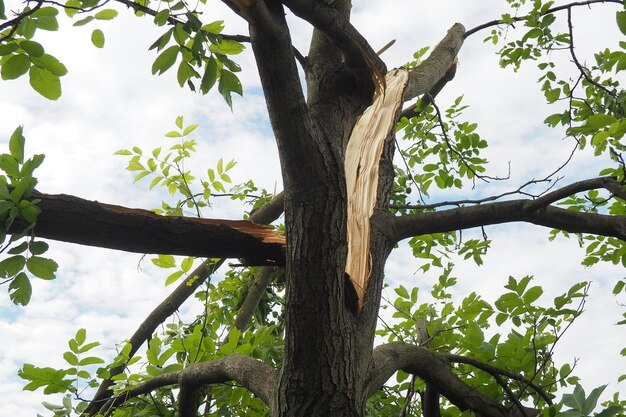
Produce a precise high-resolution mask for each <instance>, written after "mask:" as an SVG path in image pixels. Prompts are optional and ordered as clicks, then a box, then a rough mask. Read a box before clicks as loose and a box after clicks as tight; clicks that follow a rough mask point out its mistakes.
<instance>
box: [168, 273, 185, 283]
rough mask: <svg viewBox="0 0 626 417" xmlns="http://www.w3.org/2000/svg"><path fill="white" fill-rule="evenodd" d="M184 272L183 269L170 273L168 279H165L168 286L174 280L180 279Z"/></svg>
mask: <svg viewBox="0 0 626 417" xmlns="http://www.w3.org/2000/svg"><path fill="white" fill-rule="evenodd" d="M183 274H184V272H183V271H176V272H174V273H173V274H170V275H169V276H168V277H167V278H166V279H165V286H168V285H170V284H173V283H174V282H176V281H178V279H179V278H180V277H182V276H183Z"/></svg>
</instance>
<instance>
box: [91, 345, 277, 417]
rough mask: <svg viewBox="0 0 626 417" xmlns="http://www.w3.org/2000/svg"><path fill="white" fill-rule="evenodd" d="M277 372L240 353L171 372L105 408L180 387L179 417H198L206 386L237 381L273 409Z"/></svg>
mask: <svg viewBox="0 0 626 417" xmlns="http://www.w3.org/2000/svg"><path fill="white" fill-rule="evenodd" d="M276 375H277V372H276V370H274V369H273V368H272V367H270V366H269V365H267V364H266V363H264V362H261V361H260V360H257V359H253V358H251V357H249V356H243V355H239V354H237V353H233V354H230V355H228V356H224V357H223V358H219V359H215V360H212V361H209V362H199V363H193V364H190V365H189V366H187V368H185V369H184V370H182V371H179V372H172V373H168V374H164V375H159V376H158V377H154V378H151V379H150V380H148V381H146V382H144V383H141V384H139V385H137V386H136V387H134V388H132V389H131V390H129V391H128V392H124V393H121V394H119V395H117V396H115V397H112V398H111V399H110V400H109V401H108V402H107V403H106V404H105V406H104V407H103V408H102V409H103V410H104V411H107V410H111V409H113V408H116V407H119V406H120V405H122V404H124V403H125V402H126V401H128V400H129V399H132V398H135V397H137V396H139V395H144V394H148V393H150V392H152V391H154V390H155V389H157V388H160V387H164V386H168V385H174V384H178V385H179V387H180V393H179V410H178V411H179V416H180V417H191V416H193V417H196V415H197V412H198V404H197V403H195V402H194V401H197V392H198V390H199V389H201V388H202V387H203V386H205V385H209V384H219V383H224V382H228V381H235V382H237V383H238V384H241V385H242V386H244V387H245V388H247V389H249V390H250V391H251V392H252V393H253V394H254V395H256V396H257V397H258V398H259V399H261V400H262V401H263V402H264V403H265V404H267V405H268V406H271V401H272V398H273V390H274V389H275V386H276V384H275V383H274V381H275V380H276Z"/></svg>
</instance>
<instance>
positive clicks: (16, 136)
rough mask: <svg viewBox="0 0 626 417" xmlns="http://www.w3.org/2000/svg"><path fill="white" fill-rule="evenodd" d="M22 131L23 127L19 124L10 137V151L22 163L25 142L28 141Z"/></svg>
mask: <svg viewBox="0 0 626 417" xmlns="http://www.w3.org/2000/svg"><path fill="white" fill-rule="evenodd" d="M22 132H23V127H22V126H19V127H18V128H17V129H15V130H14V131H13V134H12V135H11V139H9V152H10V153H11V156H13V158H15V160H16V161H17V162H18V163H20V164H23V163H24V142H25V141H26V139H25V138H24V135H23V134H22Z"/></svg>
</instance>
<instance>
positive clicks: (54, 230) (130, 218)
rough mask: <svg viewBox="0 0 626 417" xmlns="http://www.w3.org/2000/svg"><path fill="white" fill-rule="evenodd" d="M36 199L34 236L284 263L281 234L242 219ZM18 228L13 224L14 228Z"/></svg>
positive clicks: (57, 197)
mask: <svg viewBox="0 0 626 417" xmlns="http://www.w3.org/2000/svg"><path fill="white" fill-rule="evenodd" d="M32 199H39V200H41V201H40V202H39V203H38V206H39V207H40V208H41V213H40V214H39V216H38V217H37V224H36V226H35V229H34V234H35V236H38V237H42V238H47V239H53V240H61V241H64V242H70V243H78V244H81V245H88V246H98V247H102V248H109V249H117V250H123V251H127V252H135V253H152V254H170V255H186V256H197V257H207V258H210V257H212V258H218V257H219V258H242V259H245V260H246V262H247V263H248V264H250V265H274V264H283V263H284V242H285V240H284V236H283V235H282V234H281V233H279V232H277V231H274V230H273V229H270V228H267V227H264V226H260V225H258V224H255V223H253V222H251V221H245V220H221V219H199V218H193V217H178V216H169V217H168V216H159V215H157V214H155V213H153V212H151V211H148V210H142V209H132V208H127V207H121V206H115V205H111V204H104V203H99V202H97V201H88V200H84V199H81V198H78V197H74V196H71V195H66V194H57V195H51V194H43V193H40V192H34V193H33V195H32ZM23 226H24V225H20V224H16V225H15V229H14V230H21V229H20V227H22V228H23Z"/></svg>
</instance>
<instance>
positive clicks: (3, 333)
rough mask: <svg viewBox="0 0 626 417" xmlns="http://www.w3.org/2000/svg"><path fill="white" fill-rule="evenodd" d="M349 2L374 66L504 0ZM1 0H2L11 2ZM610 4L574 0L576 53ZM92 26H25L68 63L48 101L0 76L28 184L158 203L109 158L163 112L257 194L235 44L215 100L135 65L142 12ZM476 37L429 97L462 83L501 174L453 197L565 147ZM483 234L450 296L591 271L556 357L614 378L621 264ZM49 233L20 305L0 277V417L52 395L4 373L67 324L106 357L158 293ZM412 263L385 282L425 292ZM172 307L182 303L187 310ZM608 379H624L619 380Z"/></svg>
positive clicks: (147, 61)
mask: <svg viewBox="0 0 626 417" xmlns="http://www.w3.org/2000/svg"><path fill="white" fill-rule="evenodd" d="M354 3H355V6H356V9H355V11H354V14H353V21H354V23H355V26H356V27H357V28H358V29H359V30H360V31H361V32H362V33H363V34H364V36H365V37H366V38H367V39H368V40H369V41H370V43H371V45H372V46H373V47H374V49H378V48H380V47H382V46H383V45H385V44H386V43H387V42H388V41H390V40H391V39H397V42H396V44H395V45H394V46H393V47H392V48H391V49H389V50H388V51H387V52H385V54H384V55H383V58H384V59H385V61H386V63H387V65H388V67H389V68H393V67H397V66H399V65H402V64H403V63H405V62H407V61H409V60H411V59H412V54H413V52H415V51H416V50H418V49H419V48H421V47H422V46H426V45H434V44H436V43H437V42H438V41H439V40H440V39H441V38H442V37H443V36H444V35H445V33H446V31H447V29H448V28H449V27H450V26H451V25H452V24H453V23H454V22H461V23H463V24H464V25H465V26H466V27H467V28H470V27H473V26H475V25H477V24H479V23H482V22H485V21H488V20H492V19H494V18H497V17H498V16H499V14H500V13H501V12H502V11H503V10H504V6H505V5H506V4H505V3H506V2H505V1H504V0H483V1H480V2H478V1H474V2H468V1H464V0H447V1H441V0H440V1H434V0H429V1H419V2H418V1H414V0H413V1H411V0H394V1H385V2H383V1H372V0H367V1H355V2H354ZM557 3H563V2H557ZM15 4H17V3H15ZM15 4H14V5H13V7H7V10H10V9H16V8H17V6H15ZM9 5H11V3H10V2H9ZM208 5H209V6H208V7H207V8H206V10H207V11H206V12H205V13H204V15H203V16H202V18H203V20H205V21H207V22H208V21H211V20H218V19H224V20H226V32H228V33H247V29H246V26H245V25H244V23H243V22H242V21H241V19H239V18H237V17H236V16H234V15H233V14H232V13H231V12H230V10H228V9H227V8H225V7H224V6H222V5H221V3H220V2H216V1H211V0H209V2H208ZM616 10H617V7H616V5H604V6H597V7H593V8H592V9H591V10H588V9H579V10H576V12H575V13H574V19H575V20H574V24H575V26H576V29H577V30H580V33H581V35H580V36H578V38H577V42H578V43H577V48H578V55H579V57H580V58H581V60H583V61H590V60H592V53H593V51H595V50H597V49H599V48H604V47H605V45H606V42H607V40H608V41H609V42H610V45H611V46H613V45H616V44H617V40H618V37H619V36H620V35H618V32H617V30H616V29H615V28H614V27H613V26H614V13H615V11H616ZM561 18H562V17H561ZM290 22H291V24H292V29H293V38H294V44H295V45H296V46H297V47H298V49H300V50H301V51H303V52H305V51H306V49H307V43H308V36H309V35H310V32H311V30H310V27H309V26H308V25H306V24H302V23H301V22H299V21H297V20H295V19H292V18H291V17H290ZM95 27H96V26H94V25H93V24H92V25H88V26H86V27H84V28H74V27H71V25H70V24H68V22H67V21H63V22H62V27H61V30H60V31H59V32H57V33H38V34H37V36H36V38H35V40H38V41H40V42H42V43H43V44H44V46H45V47H46V49H47V50H48V51H49V52H50V53H52V54H53V55H55V56H56V57H58V58H59V59H60V60H61V61H62V62H63V63H64V64H65V65H66V66H67V67H68V70H69V74H68V75H67V76H65V77H63V79H62V83H63V96H62V97H61V98H60V99H59V100H58V101H56V102H50V101H48V100H46V99H44V98H42V97H41V96H39V95H38V94H37V93H35V92H34V91H33V90H32V89H31V88H30V86H29V85H28V80H27V78H26V77H23V78H22V79H19V80H16V81H3V82H0V122H1V123H0V141H1V143H0V145H1V146H3V148H4V150H3V151H2V152H6V149H7V145H6V144H7V142H8V138H9V136H10V134H11V132H12V131H13V129H15V127H16V126H18V125H24V126H25V128H24V129H25V136H26V138H27V151H28V153H29V154H33V153H44V154H46V161H45V163H44V165H43V166H42V167H41V168H40V169H39V170H38V172H37V174H38V178H39V186H38V189H39V190H40V191H42V192H45V193H67V194H73V195H77V196H79V197H83V198H86V199H92V200H98V201H102V202H108V203H115V204H120V205H124V206H128V207H138V208H153V207H157V206H159V205H160V202H161V199H162V197H163V195H160V194H158V193H155V192H149V191H148V190H147V182H146V183H139V184H137V185H134V186H133V185H132V175H131V173H129V172H127V171H125V170H124V167H125V165H126V159H125V158H123V157H119V156H113V155H112V154H113V153H114V152H115V151H116V150H118V149H120V148H129V147H132V146H134V145H137V146H139V147H141V148H143V149H144V150H151V149H153V148H155V147H157V146H167V145H168V142H167V139H165V138H164V137H163V134H164V133H165V132H167V131H169V130H172V129H173V128H174V120H175V118H176V117H177V116H179V115H183V116H184V117H185V121H186V123H200V125H201V128H200V129H198V130H197V131H196V133H195V135H194V138H195V139H196V140H197V141H198V142H199V152H198V156H197V157H196V160H195V162H194V163H193V167H194V168H195V169H196V171H197V172H198V175H202V173H204V172H206V168H207V167H214V166H215V164H216V161H217V160H218V159H219V158H224V159H225V160H230V159H235V160H236V161H238V165H237V166H236V168H235V169H234V170H233V171H232V172H233V175H232V177H233V180H234V182H241V181H245V180H248V179H254V180H255V182H256V184H257V185H260V186H262V187H265V188H268V189H269V190H277V191H279V190H281V178H280V170H279V166H278V158H277V154H276V150H275V145H274V141H273V137H272V134H271V130H270V128H269V122H268V119H267V115H266V110H265V105H264V104H265V103H264V99H263V97H262V96H261V95H260V84H259V81H258V76H257V75H256V70H255V67H254V62H253V60H252V54H251V51H250V50H249V48H248V49H247V50H246V51H245V52H244V53H243V54H241V55H240V56H237V57H236V60H237V62H239V63H240V64H241V65H242V67H243V68H244V70H243V72H242V73H241V77H240V78H241V80H242V82H243V84H244V97H243V98H240V97H235V99H234V106H233V107H234V112H231V111H230V110H229V109H228V108H227V106H226V105H225V104H224V102H223V100H222V99H221V97H220V96H219V95H218V94H216V92H211V93H210V94H208V95H207V96H201V95H198V94H193V93H191V92H190V91H188V90H186V89H181V88H179V87H178V84H177V82H176V80H175V71H174V70H172V71H170V72H168V73H166V74H165V75H162V76H160V77H157V76H152V75H151V74H150V68H151V65H152V62H153V60H154V58H155V54H154V52H152V51H148V50H147V49H148V46H149V45H150V44H152V42H154V40H155V39H156V38H157V37H158V36H159V34H160V32H162V30H159V29H157V28H155V27H154V25H153V24H152V23H151V19H146V18H143V19H140V18H136V17H133V16H132V15H131V14H130V13H128V12H125V11H123V13H121V16H120V17H119V18H118V19H115V20H113V21H111V22H101V23H98V24H97V27H99V28H100V29H102V30H103V31H104V32H105V35H106V46H105V48H104V49H102V50H99V49H96V48H95V47H93V46H92V45H91V43H90V40H89V36H90V33H91V30H93V29H94V28H95ZM582 33H584V35H582ZM485 36H487V33H480V34H477V35H475V36H473V37H471V38H470V39H468V40H467V42H466V43H465V45H464V47H463V49H462V51H461V53H460V56H459V61H460V66H459V69H458V71H457V76H456V79H455V80H454V81H452V82H451V83H450V84H449V85H448V86H447V87H446V90H445V91H444V92H443V93H442V94H441V96H440V97H439V98H438V100H439V105H440V106H441V107H446V106H447V105H449V104H450V103H451V101H452V100H453V99H454V98H455V97H457V96H459V95H461V94H465V98H464V102H465V103H466V104H469V105H470V106H471V108H470V109H469V110H468V111H467V112H466V117H467V118H468V119H470V120H474V121H476V122H478V123H479V132H480V133H481V135H483V137H484V138H485V139H487V140H489V142H490V148H489V149H488V152H487V156H488V158H489V160H490V169H491V170H492V171H491V173H492V174H493V175H506V173H507V170H508V164H509V162H511V181H510V182H508V183H506V184H503V183H491V184H478V187H477V189H476V190H468V191H465V193H466V194H464V197H467V196H485V195H490V194H495V193H499V192H502V191H508V190H511V189H515V188H516V187H517V186H519V185H520V184H522V183H523V182H525V181H527V180H529V179H532V178H540V177H542V176H545V175H546V174H548V173H549V172H551V171H552V170H554V168H556V167H557V166H558V165H560V163H562V162H563V161H564V160H565V159H566V157H567V154H568V153H569V150H570V148H571V145H572V142H571V140H568V139H566V138H564V133H563V132H558V131H555V132H552V131H549V130H548V129H546V128H545V127H544V126H543V124H542V120H543V119H544V118H545V117H546V115H548V114H550V112H556V110H550V109H548V108H547V107H546V106H545V105H544V104H543V102H544V100H543V97H542V94H541V93H540V91H539V89H538V87H537V85H536V79H537V78H538V73H537V72H536V70H535V69H534V65H533V64H532V63H531V64H528V65H526V66H525V67H524V68H522V69H521V70H520V71H519V72H518V73H517V74H514V73H513V72H512V71H511V70H502V69H499V68H498V58H497V56H496V55H495V54H494V52H495V48H494V47H493V46H492V45H489V44H483V43H482V39H483V38H484V37H485ZM554 58H555V59H557V60H558V59H563V60H564V61H563V62H567V58H566V57H565V58H559V56H557V55H556V54H555V56H554ZM564 174H565V175H566V178H565V179H564V180H563V183H564V184H565V183H568V182H572V181H575V180H577V179H581V178H585V177H592V176H595V175H597V174H598V165H597V163H596V162H594V161H593V158H591V157H590V156H589V155H583V154H577V155H576V156H575V158H574V160H573V161H572V163H571V164H570V166H568V167H567V168H566V170H565V171H564ZM441 196H443V194H441ZM446 196H447V195H446ZM436 197H437V195H434V196H433V200H436ZM210 215H211V216H212V217H216V218H220V217H222V218H240V217H241V215H242V210H241V208H240V207H239V206H236V205H234V204H232V203H230V202H225V203H217V204H216V205H215V210H214V212H213V213H211V214H210ZM486 230H487V233H488V235H489V238H490V239H492V241H493V244H492V248H491V250H490V252H489V255H488V256H487V258H486V261H485V265H484V266H482V267H481V268H478V267H476V266H475V265H472V264H464V265H459V266H458V267H457V270H456V273H455V275H456V276H458V277H459V278H460V285H459V286H458V287H457V288H456V289H455V291H456V292H457V295H458V297H463V296H464V295H467V294H468V293H469V292H471V291H477V292H478V293H479V294H481V295H482V296H483V297H484V298H486V299H487V300H489V301H493V300H495V298H496V297H497V295H498V293H499V292H501V288H502V286H503V285H504V284H505V283H506V281H507V279H508V276H509V275H512V276H515V277H517V278H521V277H523V276H525V275H534V276H535V279H536V282H537V283H538V284H540V285H542V286H544V288H545V290H546V300H548V301H549V300H551V298H552V297H553V296H555V295H557V294H559V293H561V292H563V291H566V290H567V289H568V288H569V286H570V285H572V284H573V283H575V282H578V281H581V280H591V281H593V285H592V288H591V295H590V299H589V302H588V304H587V311H586V313H585V314H584V315H583V316H582V318H581V319H580V320H579V321H578V322H577V324H576V325H575V326H574V327H573V328H572V329H571V330H570V331H569V332H568V334H567V335H566V337H565V338H564V339H563V341H562V342H561V343H560V345H559V347H558V349H557V350H558V353H557V355H558V356H557V359H558V360H561V361H572V360H573V358H574V357H577V358H580V361H579V364H578V368H577V373H578V375H580V376H582V377H583V382H584V384H585V386H586V387H588V390H590V389H591V388H593V387H596V386H598V385H601V384H605V383H610V384H611V385H610V387H609V389H607V392H611V393H612V392H614V391H616V390H618V389H620V387H618V386H617V385H616V383H615V382H616V380H615V379H616V377H617V376H618V375H619V374H621V373H623V372H625V371H626V366H625V365H626V361H625V360H624V358H621V357H620V356H619V350H620V349H621V348H622V347H624V340H626V339H625V338H624V328H623V327H621V328H620V327H616V326H614V323H615V322H617V321H618V320H620V315H621V311H622V310H621V308H620V306H619V305H618V301H619V300H616V299H615V298H614V297H612V296H611V289H612V287H613V283H614V282H615V280H616V279H618V278H621V277H623V276H624V271H623V269H621V268H617V267H611V266H607V265H600V266H599V267H597V268H593V269H585V268H583V267H581V266H580V264H579V263H580V260H581V259H582V256H583V255H584V251H583V250H582V249H580V248H579V247H578V244H577V242H576V241H575V239H573V240H566V239H563V238H559V239H557V240H556V241H555V242H552V243H549V242H548V232H549V231H548V230H547V229H542V228H539V227H535V226H526V225H517V224H516V225H506V226H498V227H496V226H494V227H489V228H487V229H486ZM50 245H51V250H50V252H49V256H50V257H52V258H54V259H55V260H56V261H57V262H58V263H59V271H58V274H57V276H58V278H57V279H56V280H55V281H52V282H44V281H41V280H35V281H33V284H34V285H33V297H32V300H31V302H30V304H29V305H28V306H27V307H26V308H21V307H15V306H13V305H12V303H11V302H10V300H9V297H8V295H7V292H6V288H2V291H0V300H1V301H0V340H1V341H2V342H3V346H2V349H1V350H0V392H2V393H3V394H4V399H3V401H1V402H0V415H1V416H15V417H23V416H24V417H25V416H33V415H35V413H36V412H38V411H39V412H42V413H43V410H44V409H43V408H42V407H41V405H40V402H41V401H43V400H45V401H52V402H54V400H51V399H50V398H45V397H44V396H43V395H42V394H41V393H40V392H35V393H32V392H25V391H22V386H23V382H22V381H21V380H20V379H19V378H17V377H16V372H17V370H18V369H19V368H20V367H21V366H22V364H23V363H25V362H27V363H33V364H35V365H38V366H65V365H64V362H63V359H62V353H63V352H64V351H65V350H67V340H68V339H69V338H70V337H72V336H73V334H74V333H75V332H76V330H77V329H78V328H80V327H86V328H87V331H88V339H89V340H93V339H95V340H99V341H101V342H102V343H103V348H102V350H101V351H100V352H101V353H103V354H106V355H112V354H113V346H114V344H115V343H116V342H119V341H120V340H122V339H125V338H127V337H129V336H130V334H131V333H132V332H133V331H134V329H135V328H136V326H137V325H138V324H139V323H140V322H141V321H142V320H143V318H144V317H145V315H146V314H147V313H148V312H149V311H151V310H152V309H153V308H154V307H155V306H156V305H157V304H158V303H159V302H160V301H161V300H162V299H163V298H164V297H165V296H166V295H167V294H168V293H169V291H171V289H172V287H168V288H165V287H164V285H163V281H164V278H165V276H166V274H163V273H162V272H160V271H158V270H155V268H153V267H152V266H151V263H150V262H149V260H148V259H147V258H146V259H143V260H142V258H141V256H140V255H137V254H127V253H122V252H118V251H111V250H104V249H98V248H87V247H80V246H77V245H69V244H65V243H59V242H50ZM419 266H420V263H419V262H418V261H417V260H415V259H413V258H412V256H411V253H410V250H409V249H408V248H407V247H406V246H403V247H400V248H399V249H398V250H397V251H396V253H394V255H393V256H392V257H391V258H390V261H389V264H388V270H387V276H388V277H389V282H390V283H391V284H397V283H403V284H404V285H405V286H412V285H419V286H420V287H422V288H425V289H427V288H428V287H429V286H430V285H432V283H433V282H434V280H435V279H436V276H435V275H434V274H426V275H424V274H422V273H416V271H417V269H418V268H419ZM423 293H426V291H422V292H421V294H423ZM392 294H393V293H392V292H391V291H390V292H389V295H392ZM621 301H622V302H624V301H626V300H623V299H622V300H621ZM185 311H187V313H188V314H191V313H192V312H193V311H194V307H193V306H191V307H186V308H185ZM621 391H622V392H625V391H626V390H625V389H624V385H623V383H622V386H621ZM57 402H59V401H57ZM44 414H45V415H49V413H44Z"/></svg>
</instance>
